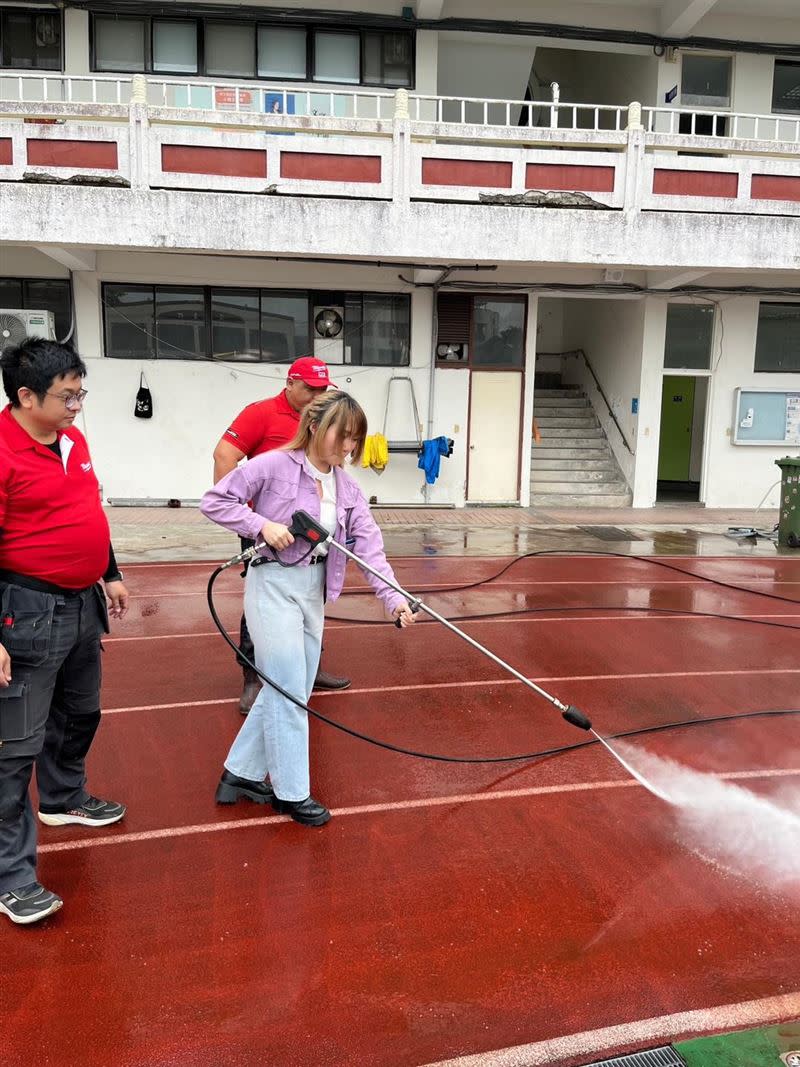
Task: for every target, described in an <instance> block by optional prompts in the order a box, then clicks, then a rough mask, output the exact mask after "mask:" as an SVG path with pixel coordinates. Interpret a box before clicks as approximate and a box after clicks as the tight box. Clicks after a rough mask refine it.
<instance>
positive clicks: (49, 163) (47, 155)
mask: <svg viewBox="0 0 800 1067" xmlns="http://www.w3.org/2000/svg"><path fill="white" fill-rule="evenodd" d="M28 162H29V163H30V164H31V166H35V167H86V168H87V169H88V168H91V169H92V170H116V169H117V167H118V166H119V163H118V162H117V143H116V141H62V140H50V139H49V138H48V139H47V140H44V139H42V140H37V139H36V138H32V137H29V138H28Z"/></svg>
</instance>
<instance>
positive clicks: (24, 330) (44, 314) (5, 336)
mask: <svg viewBox="0 0 800 1067" xmlns="http://www.w3.org/2000/svg"><path fill="white" fill-rule="evenodd" d="M26 337H44V338H45V339H46V340H48V341H55V339H56V327H55V319H54V318H53V312H52V311H22V310H21V309H20V308H0V352H1V351H2V350H3V349H4V348H9V347H10V346H11V345H21V344H22V342H23V341H24V340H25V338H26Z"/></svg>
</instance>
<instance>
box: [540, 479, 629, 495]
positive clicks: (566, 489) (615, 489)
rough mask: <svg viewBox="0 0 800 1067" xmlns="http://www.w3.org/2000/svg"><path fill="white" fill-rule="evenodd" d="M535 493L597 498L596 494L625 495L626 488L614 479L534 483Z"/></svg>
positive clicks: (623, 483)
mask: <svg viewBox="0 0 800 1067" xmlns="http://www.w3.org/2000/svg"><path fill="white" fill-rule="evenodd" d="M534 486H535V488H536V492H537V493H574V494H575V495H576V496H597V494H598V493H604V494H605V493H626V492H627V491H628V487H627V485H626V484H625V482H624V481H622V479H621V478H615V479H613V480H611V481H607V482H589V481H586V479H584V480H583V481H576V482H547V483H544V482H534V481H531V488H533V487H534Z"/></svg>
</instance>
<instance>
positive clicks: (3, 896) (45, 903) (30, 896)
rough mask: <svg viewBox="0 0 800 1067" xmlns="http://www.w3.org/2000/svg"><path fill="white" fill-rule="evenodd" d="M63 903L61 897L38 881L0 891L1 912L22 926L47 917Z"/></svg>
mask: <svg viewBox="0 0 800 1067" xmlns="http://www.w3.org/2000/svg"><path fill="white" fill-rule="evenodd" d="M63 903H64V901H63V900H62V899H61V897H57V896H56V895H55V893H51V892H50V890H49V889H45V888H44V886H43V885H39V883H38V882H31V884H30V885H24V886H23V887H22V888H21V889H11V890H10V891H9V892H7V893H0V912H2V913H3V914H4V915H7V916H8V917H9V919H10V920H11V921H12V923H19V924H20V925H21V926H26V925H27V924H28V923H36V922H38V921H39V920H40V919H46V918H47V916H48V915H52V914H53V912H54V911H58V909H59V908H60V907H61V905H62V904H63Z"/></svg>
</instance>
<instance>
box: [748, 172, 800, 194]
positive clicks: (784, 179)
mask: <svg viewBox="0 0 800 1067" xmlns="http://www.w3.org/2000/svg"><path fill="white" fill-rule="evenodd" d="M750 196H751V197H752V198H753V200H800V178H793V177H791V176H790V175H788V174H754V175H753V181H752V183H751V185H750Z"/></svg>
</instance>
